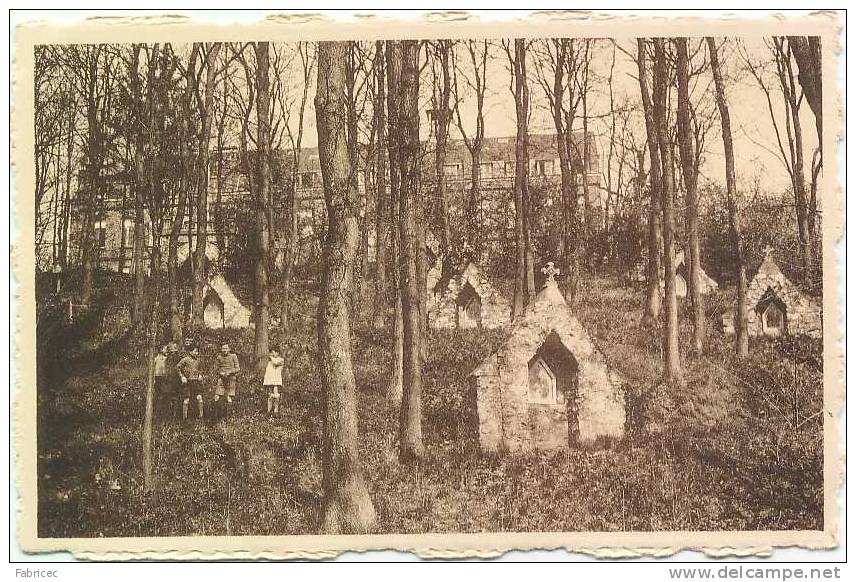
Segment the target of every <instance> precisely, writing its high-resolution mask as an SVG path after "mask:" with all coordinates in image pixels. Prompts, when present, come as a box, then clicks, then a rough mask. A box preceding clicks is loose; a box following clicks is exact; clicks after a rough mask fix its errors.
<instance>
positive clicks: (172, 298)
mask: <svg viewBox="0 0 856 582" xmlns="http://www.w3.org/2000/svg"><path fill="white" fill-rule="evenodd" d="M199 52H200V51H199V45H197V44H194V45H193V47H192V48H191V51H190V56H189V57H188V63H187V68H186V69H185V71H184V78H185V82H184V94H183V99H182V101H181V106H180V111H181V116H180V120H179V122H178V129H179V132H180V134H181V135H180V138H181V139H180V140H179V160H178V167H179V170H180V179H179V181H178V194H177V201H176V205H175V211H174V214H173V218H172V223H171V225H170V229H169V237H168V241H167V286H168V302H169V314H170V317H169V321H170V324H169V325H170V334H171V336H172V340H173V341H180V340H181V337H182V335H183V330H182V325H181V313H180V310H179V304H180V297H179V285H178V243H179V236H180V235H181V231H182V228H183V227H184V223H185V222H184V221H185V217H186V215H187V210H188V199H189V198H190V196H191V193H190V192H191V190H192V189H193V188H194V183H195V178H196V177H197V176H198V173H197V172H194V171H193V168H194V167H195V159H194V158H195V156H193V153H192V148H191V145H192V143H193V142H194V136H195V134H196V131H195V127H194V124H193V113H192V111H193V110H195V106H194V103H195V94H194V93H195V87H196V74H197V73H196V62H197V60H198V58H199Z"/></svg>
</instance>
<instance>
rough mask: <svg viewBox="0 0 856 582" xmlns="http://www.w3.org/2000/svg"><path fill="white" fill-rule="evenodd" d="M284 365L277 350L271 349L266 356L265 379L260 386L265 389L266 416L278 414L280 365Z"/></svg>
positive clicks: (280, 382) (280, 378)
mask: <svg viewBox="0 0 856 582" xmlns="http://www.w3.org/2000/svg"><path fill="white" fill-rule="evenodd" d="M283 363H284V360H283V357H282V355H281V354H280V353H279V350H278V349H277V348H271V349H270V354H269V355H268V363H267V368H265V378H264V381H263V382H262V384H264V387H265V388H267V393H268V399H267V411H268V414H279V400H280V398H281V397H282V394H281V393H280V392H281V390H282V365H283Z"/></svg>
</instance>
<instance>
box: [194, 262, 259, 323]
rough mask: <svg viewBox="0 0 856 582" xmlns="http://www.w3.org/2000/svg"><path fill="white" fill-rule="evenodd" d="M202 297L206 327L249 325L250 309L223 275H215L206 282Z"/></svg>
mask: <svg viewBox="0 0 856 582" xmlns="http://www.w3.org/2000/svg"><path fill="white" fill-rule="evenodd" d="M202 297H203V299H202V309H203V320H204V321H205V327H209V328H211V329H222V328H224V327H232V328H234V327H249V326H250V310H249V309H247V308H246V307H244V305H243V304H242V303H241V301H240V300H239V299H238V298H237V297H236V296H235V293H234V292H233V291H232V288H231V287H230V286H229V283H227V282H226V279H224V278H223V275H214V276H213V277H211V278H210V279H209V280H208V283H206V284H205V291H204V294H203V296H202Z"/></svg>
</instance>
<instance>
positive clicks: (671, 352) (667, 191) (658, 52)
mask: <svg viewBox="0 0 856 582" xmlns="http://www.w3.org/2000/svg"><path fill="white" fill-rule="evenodd" d="M668 79H669V64H668V56H667V54H666V49H665V41H664V40H663V39H661V38H655V39H654V101H653V105H654V111H653V113H654V115H653V117H654V124H655V126H656V128H657V136H656V137H657V146H658V148H659V150H660V165H661V168H662V173H661V176H662V188H663V192H662V207H663V271H664V273H663V279H664V280H665V285H664V287H665V291H664V300H665V310H666V313H665V325H664V326H663V360H664V361H663V376H664V379H665V380H666V381H667V382H679V381H681V380H682V379H683V371H682V370H681V359H680V350H679V346H678V298H677V294H676V291H675V216H674V204H675V194H674V192H675V164H674V145H673V144H672V140H671V139H670V136H669V128H668V126H667V124H668V115H667V106H668V98H667V94H666V91H667V84H668Z"/></svg>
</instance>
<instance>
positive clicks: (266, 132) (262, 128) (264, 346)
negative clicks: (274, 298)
mask: <svg viewBox="0 0 856 582" xmlns="http://www.w3.org/2000/svg"><path fill="white" fill-rule="evenodd" d="M256 117H257V121H258V140H257V147H258V155H257V162H256V163H257V164H258V166H257V167H258V169H257V171H256V176H257V178H256V229H257V236H258V245H257V249H256V252H257V253H258V254H257V255H256V266H255V267H256V273H255V275H256V276H255V282H256V284H255V302H256V365H257V367H258V369H259V373H264V369H265V366H266V364H267V358H268V352H269V347H268V324H269V321H270V313H269V308H270V298H269V295H268V272H267V269H268V260H269V255H270V224H269V222H268V205H269V202H270V201H269V199H268V198H269V196H270V43H269V42H257V43H256Z"/></svg>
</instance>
